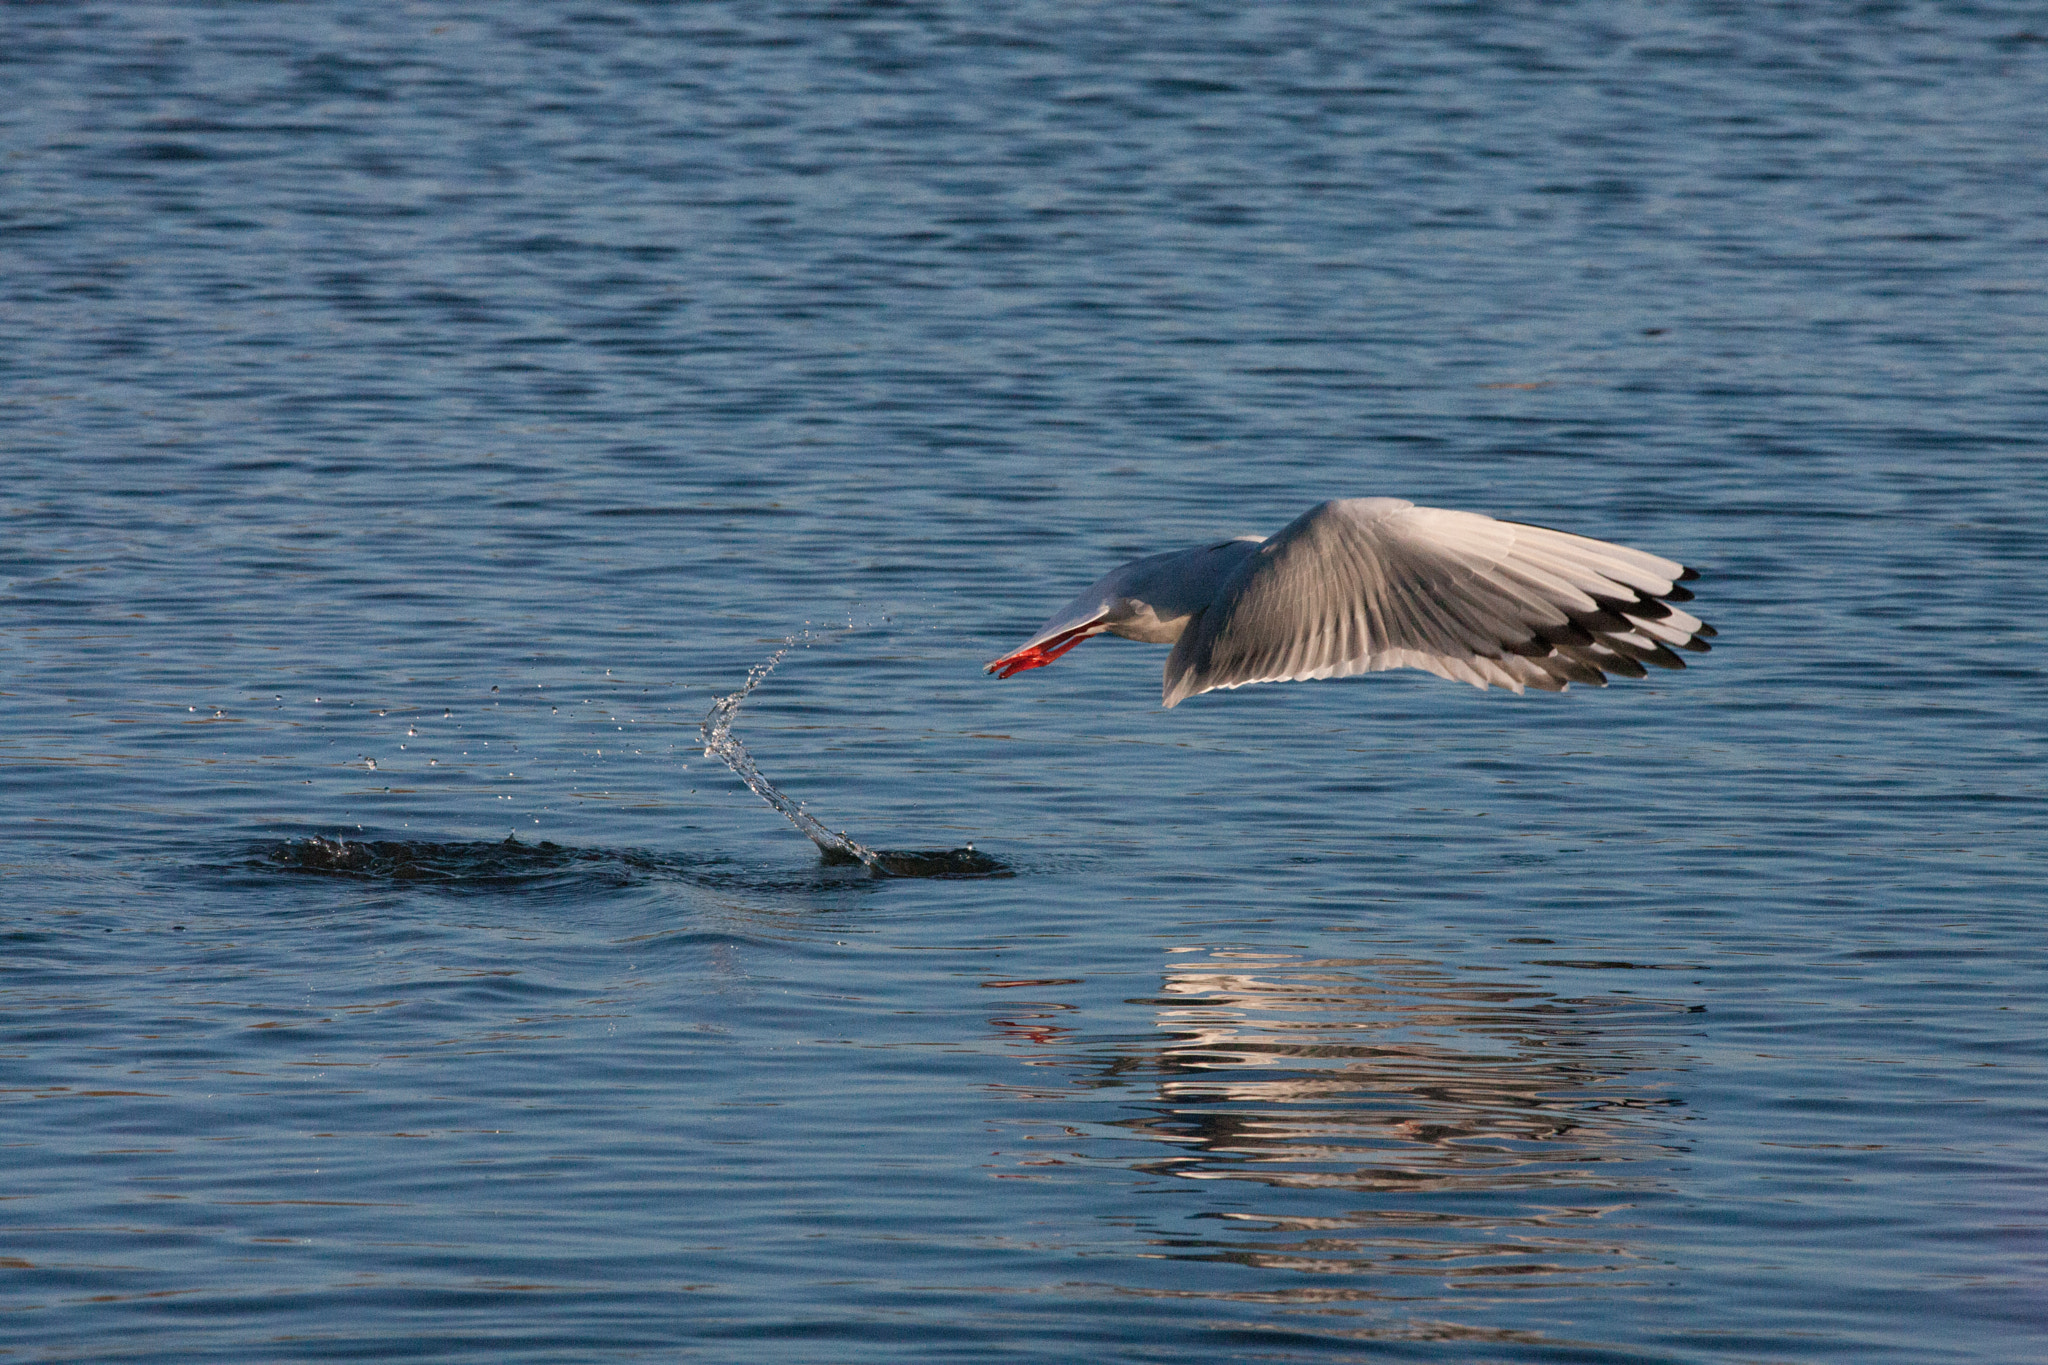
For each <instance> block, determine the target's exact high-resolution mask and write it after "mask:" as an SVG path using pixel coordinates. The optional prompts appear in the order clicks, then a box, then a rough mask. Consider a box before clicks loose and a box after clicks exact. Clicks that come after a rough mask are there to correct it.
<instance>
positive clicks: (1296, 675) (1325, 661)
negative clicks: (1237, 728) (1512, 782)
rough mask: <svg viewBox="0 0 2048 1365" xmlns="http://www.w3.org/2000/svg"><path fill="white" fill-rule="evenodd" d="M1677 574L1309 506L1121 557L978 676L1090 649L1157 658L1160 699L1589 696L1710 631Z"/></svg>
mask: <svg viewBox="0 0 2048 1365" xmlns="http://www.w3.org/2000/svg"><path fill="white" fill-rule="evenodd" d="M1698 577H1699V574H1698V572H1697V571H1695V570H1693V569H1688V568H1686V567H1685V566H1684V565H1683V564H1679V563H1676V562H1675V561H1673V560H1669V559H1664V558H1661V557H1660V556H1657V555H1653V554H1648V553H1646V552H1644V551H1642V550H1632V549H1630V548H1628V547H1627V546H1625V545H1612V544H1609V543H1608V542H1606V541H1604V540H1592V539H1590V538H1588V537H1586V536H1579V535H1573V534H1572V533H1571V532H1569V531H1557V530H1553V529H1551V528H1550V527H1547V526H1531V525H1528V524H1526V523H1523V522H1517V521H1496V520H1495V519H1494V518H1492V517H1489V516H1486V515H1484V514H1482V513H1479V512H1454V511H1450V510H1447V509H1445V508H1441V507H1417V506H1416V505H1415V504H1414V503H1412V502H1407V501H1404V500H1403V499H1400V498H1336V499H1333V500H1331V501H1329V502H1324V503H1318V504H1317V505H1316V506H1314V507H1311V508H1310V509H1309V510H1308V511H1306V512H1304V513H1302V514H1301V515H1300V516H1299V517H1296V518H1295V519H1294V520H1293V521H1292V522H1289V523H1288V524H1287V525H1286V526H1284V527H1282V528H1281V529H1280V530H1279V531H1278V532H1276V533H1274V534H1273V535H1270V536H1268V537H1266V538H1265V539H1264V540H1261V539H1259V538H1258V537H1257V536H1239V537H1237V538H1236V539H1234V540H1219V541H1216V542H1215V543H1214V544H1209V545H1198V546H1195V547H1194V548H1193V549H1188V550H1175V551H1172V552H1170V553H1167V554H1157V555H1148V556H1147V557H1146V558H1144V559H1134V560H1132V561H1131V562H1130V563H1128V564H1126V565H1124V566H1123V567H1122V568H1119V569H1114V570H1111V571H1110V572H1109V573H1108V574H1106V575H1104V576H1103V578H1102V579H1101V581H1099V582H1097V583H1096V584H1095V585H1094V586H1093V587H1091V588H1089V589H1088V590H1087V591H1086V592H1083V593H1082V594H1080V595H1079V596H1078V597H1076V598H1074V600H1073V601H1071V602H1069V603H1067V605H1066V606H1064V607H1062V608H1060V609H1059V610H1058V611H1057V612H1054V613H1053V616H1052V619H1051V620H1049V621H1047V622H1046V623H1045V625H1044V626H1042V627H1041V628H1040V629H1039V631H1038V633H1037V634H1036V635H1034V636H1032V637H1031V638H1030V639H1029V640H1026V641H1025V642H1024V643H1023V645H1021V646H1020V647H1018V648H1016V649H1013V650H1011V651H1010V652H1009V653H1008V654H1005V655H1003V656H1002V657H1001V658H999V659H991V660H990V661H989V663H988V664H987V666H986V667H985V668H984V669H983V671H984V672H987V673H994V674H996V675H997V676H998V677H1002V678H1008V677H1012V676H1014V675H1016V674H1018V673H1022V672H1023V671H1024V670H1026V669H1028V668H1043V667H1044V666H1045V665H1047V664H1049V663H1051V662H1052V661H1053V660H1055V659H1057V658H1059V657H1060V655H1062V654H1065V653H1066V652H1067V651H1068V650H1070V649H1072V648H1073V647H1074V646H1075V645H1078V644H1080V643H1081V642H1082V641H1083V640H1086V639H1088V638H1090V637H1091V636H1096V635H1102V634H1105V633H1106V634H1110V635H1121V636H1123V637H1124V638H1125V639H1127V640H1143V641H1145V642H1147V643H1149V644H1161V645H1172V646H1173V652H1172V653H1170V654H1168V655H1167V656H1166V678H1165V683H1164V685H1163V688H1162V692H1161V701H1162V702H1163V703H1164V704H1165V705H1166V706H1168V707H1174V706H1178V705H1180V704H1181V703H1182V702H1184V701H1186V700H1187V699H1188V698H1189V697H1193V696H1197V695H1199V694H1201V693H1203V692H1209V691H1213V690H1215V689H1217V688H1232V687H1244V686H1247V685H1249V684H1251V683H1262V682H1295V681H1300V680H1302V679H1307V678H1344V677H1350V676H1351V675H1352V674H1355V673H1377V672H1379V671H1381V670H1383V669H1389V668H1421V669H1427V670H1428V671H1429V672H1431V673H1434V674H1436V675H1437V676H1438V677H1440V678H1449V679H1452V680H1453V681H1460V682H1468V683H1471V684H1472V685H1473V686H1474V687H1477V688H1480V689H1482V690H1484V689H1486V688H1489V687H1500V688H1506V689H1507V690H1508V691H1510V692H1514V693H1516V694H1518V695H1519V694H1520V693H1521V692H1522V690H1523V689H1524V688H1528V687H1534V688H1538V689H1540V690H1542V691H1545V692H1562V691H1563V690H1564V689H1565V687H1566V686H1567V685H1568V684H1570V683H1575V682H1577V683H1586V684H1588V685H1590V686H1593V687H1605V686H1606V685H1607V675H1608V674H1610V673H1614V674H1619V675H1621V676H1622V677H1627V678H1640V677H1643V676H1645V672H1646V670H1645V669H1644V668H1643V665H1644V664H1651V665H1654V666H1656V667H1658V668H1684V667H1685V661H1684V660H1683V659H1681V658H1679V656H1678V655H1677V654H1675V653H1673V652H1672V651H1673V650H1674V649H1683V650H1690V651H1693V652H1694V653H1699V654H1704V653H1706V652H1707V650H1708V649H1709V647H1710V646H1708V644H1707V643H1706V642H1707V639H1708V638H1709V637H1711V636H1712V635H1713V634H1714V628H1713V627H1712V626H1710V625H1708V624H1707V623H1706V622H1704V621H1702V620H1700V619H1699V618H1698V617H1697V616H1694V615H1692V614H1690V613H1689V612H1686V611H1684V610H1682V609H1681V608H1679V607H1676V606H1673V605H1671V604H1672V603H1674V602H1690V601H1691V600H1692V592H1691V591H1690V590H1689V589H1687V588H1684V587H1681V586H1680V584H1682V583H1687V582H1690V581H1692V580H1693V579H1696V578H1698Z"/></svg>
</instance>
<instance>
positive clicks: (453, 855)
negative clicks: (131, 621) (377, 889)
mask: <svg viewBox="0 0 2048 1365" xmlns="http://www.w3.org/2000/svg"><path fill="white" fill-rule="evenodd" d="M820 854H821V856H820V858H819V861H818V862H817V863H816V864H813V865H811V866H810V867H808V868H794V869H789V868H767V867H761V866H758V865H756V866H749V865H745V864H741V863H735V862H731V861H729V860H727V859H724V858H719V857H712V856H697V855H691V854H674V853H652V852H648V851H645V850H640V849H608V848H579V847H575V846H571V845H566V844H558V843H554V842H552V841H550V840H545V839H544V840H539V841H536V842H533V843H521V842H520V841H519V840H518V839H516V838H513V837H511V836H507V837H506V838H504V839H498V840H491V839H461V840H433V839H378V838H365V839H347V838H343V837H340V836H335V837H329V836H327V835H322V834H309V835H303V836H299V837H295V838H288V839H285V840H283V841H265V842H263V843H260V844H258V845H255V846H254V847H248V848H243V849H241V850H239V851H237V852H236V853H234V854H232V855H230V856H229V857H228V858H227V859H226V860H225V861H224V862H223V863H221V864H219V865H218V866H219V867H220V868H221V869H222V870H226V871H230V872H232V873H236V874H241V875H248V874H252V873H253V874H256V875H258V876H271V875H276V874H283V875H286V876H292V875H310V876H316V877H338V878H343V879H347V880H353V881H361V882H387V883H398V884H401V885H409V886H417V887H433V888H436V889H442V890H447V891H451V892H515V891H534V890H540V889H544V888H546V889H556V888H560V887H563V886H576V885H584V886H590V887H594V888H604V889H623V888H626V887H632V886H638V885H642V884H645V883H647V882H655V881H686V882H690V883H692V884H693V885H697V886H702V887H706V888H710V889H714V890H724V891H754V892H783V893H804V892H815V891H833V890H843V889H847V888H849V887H858V886H862V885H864V884H871V883H874V882H877V881H882V880H887V879H892V878H926V879H933V880H946V879H971V878H987V877H1014V876H1016V875H1017V873H1016V869H1015V868H1013V867H1012V866H1011V865H1010V864H1008V863H1006V862H1004V861H1003V860H1001V859H1000V858H996V857H994V856H992V855H990V854H987V853H984V852H982V851H981V850H979V849H976V848H974V847H972V846H969V847H966V848H951V849H902V850H887V849H879V850H875V851H874V856H875V859H876V861H875V862H873V863H864V862H863V861H862V860H860V859H859V858H856V857H854V856H852V855H850V854H837V853H833V852H831V851H827V850H821V851H820Z"/></svg>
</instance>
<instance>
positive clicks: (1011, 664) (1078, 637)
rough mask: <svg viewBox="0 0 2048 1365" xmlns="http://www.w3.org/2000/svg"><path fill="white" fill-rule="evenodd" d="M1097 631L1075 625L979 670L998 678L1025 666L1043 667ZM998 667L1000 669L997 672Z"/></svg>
mask: <svg viewBox="0 0 2048 1365" xmlns="http://www.w3.org/2000/svg"><path fill="white" fill-rule="evenodd" d="M1097 633H1099V632H1098V631H1097V629H1096V627H1094V626H1075V627H1074V628H1073V629H1072V630H1069V631H1064V632H1062V633H1060V634H1058V635H1055V636H1053V637H1052V638H1051V639H1049V640H1047V641H1045V643H1043V644H1037V645H1027V646H1025V647H1024V648H1023V649H1020V650H1018V651H1017V652H1016V653H1015V654H1005V655H1004V656H1003V657H1002V658H1000V659H997V660H995V661H994V662H992V663H990V664H988V665H987V666H986V667H984V668H983V669H982V670H981V671H982V672H984V673H994V674H995V675H996V676H997V677H998V678H1007V677H1009V676H1011V675H1012V674H1015V673H1022V672H1023V671H1024V670H1025V669H1027V668H1044V667H1045V666H1046V665H1047V664H1049V663H1051V662H1052V661H1053V660H1054V659H1057V658H1059V657H1060V655H1062V654H1064V653H1066V652H1067V651H1068V650H1070V649H1072V648H1073V647H1074V646H1075V645H1078V644H1080V643H1081V642H1082V641H1083V640H1085V639H1087V638H1088V637H1089V636H1091V635H1095V634H1097ZM998 669H1000V670H1001V671H1000V672H997V670H998Z"/></svg>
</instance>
